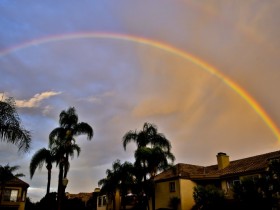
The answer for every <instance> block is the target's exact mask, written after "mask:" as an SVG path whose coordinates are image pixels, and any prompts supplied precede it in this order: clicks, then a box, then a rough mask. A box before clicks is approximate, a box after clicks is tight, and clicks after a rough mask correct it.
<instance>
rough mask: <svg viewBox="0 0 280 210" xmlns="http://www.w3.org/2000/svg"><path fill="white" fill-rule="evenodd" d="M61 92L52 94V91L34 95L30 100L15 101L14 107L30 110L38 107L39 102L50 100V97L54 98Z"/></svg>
mask: <svg viewBox="0 0 280 210" xmlns="http://www.w3.org/2000/svg"><path fill="white" fill-rule="evenodd" d="M61 93H62V92H54V91H47V92H43V93H38V94H35V95H34V96H33V97H32V98H30V99H28V100H16V105H17V106H18V107H21V108H24V107H27V108H32V107H38V106H39V105H40V103H41V101H43V100H45V99H47V98H50V97H52V96H56V95H59V94H61Z"/></svg>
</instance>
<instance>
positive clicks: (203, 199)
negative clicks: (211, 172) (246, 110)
mask: <svg viewBox="0 0 280 210" xmlns="http://www.w3.org/2000/svg"><path fill="white" fill-rule="evenodd" d="M193 198H194V201H195V206H194V207H193V208H192V209H193V210H196V209H201V210H212V209H217V210H218V209H221V210H222V209H226V208H225V206H224V205H225V203H224V202H225V195H224V192H223V191H222V190H220V189H219V188H217V187H215V186H214V185H207V186H201V185H198V186H196V187H194V192H193Z"/></svg>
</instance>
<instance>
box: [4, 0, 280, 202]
mask: <svg viewBox="0 0 280 210" xmlns="http://www.w3.org/2000/svg"><path fill="white" fill-rule="evenodd" d="M279 9H280V3H279V2H278V1H276V0H275V1H274V0H271V1H265V2H264V1H261V0H259V1H258V0H255V1H246V2H244V1H241V0H240V1H226V2H225V1H221V0H205V1H183V0H175V1H170V0H155V1H148V0H146V1H136V0H135V1H131V0H120V1H118V2H116V1H95V0H93V1H86V0H84V1H69V0H68V1H59V2H57V1H45V2H38V1H35V0H29V1H8V0H6V1H5V0H0V13H1V17H0V27H1V33H0V73H1V77H0V92H1V93H4V95H5V96H12V97H14V98H15V99H16V100H17V106H18V110H19V113H20V116H21V117H22V120H23V123H24V126H25V128H26V129H29V130H31V131H32V136H33V141H32V149H31V151H30V153H28V154H19V153H17V148H16V147H15V146H14V145H8V144H6V143H3V142H2V143H1V147H0V157H1V158H0V160H1V161H0V164H7V163H9V164H10V165H21V172H23V173H25V174H26V177H24V178H23V179H24V180H25V181H26V182H28V183H29V184H30V188H29V192H28V196H30V197H31V198H32V200H33V201H37V200H38V199H40V198H41V197H42V196H43V195H44V193H45V188H46V170H45V169H44V168H43V170H42V171H37V172H36V174H35V176H34V178H33V179H32V180H30V179H29V172H28V166H29V162H30V158H31V157H32V155H33V154H34V153H35V152H36V151H37V150H38V149H40V148H42V147H47V145H48V135H49V133H50V132H51V131H52V130H53V129H54V128H55V127H57V126H58V116H59V113H60V112H61V111H62V110H65V109H67V108H68V107H70V106H74V107H75V108H76V110H77V113H78V115H79V119H80V121H84V122H87V123H89V124H91V125H92V127H93V128H94V131H95V134H94V138H93V140H92V141H87V140H86V138H85V137H81V138H79V139H78V143H79V144H80V146H81V148H82V152H81V154H80V157H79V158H74V159H73V160H72V161H71V168H70V172H69V185H68V187H67V190H68V191H69V192H71V193H78V192H91V191H93V190H94V188H95V187H97V182H98V180H100V179H102V178H104V177H105V170H106V169H107V168H110V167H111V164H112V162H113V161H115V160H116V159H120V160H121V161H126V160H128V161H133V150H134V148H135V147H134V146H133V145H131V146H129V147H128V150H127V151H124V150H123V148H122V143H121V142H122V136H123V135H124V134H125V133H126V132H128V131H129V130H135V129H139V130H140V129H141V128H142V126H143V124H144V122H150V123H154V124H156V125H157V126H158V129H159V132H162V133H164V134H165V135H166V137H167V138H168V139H169V140H170V141H171V144H172V146H173V148H172V152H173V153H174V155H175V157H176V162H175V163H179V162H184V163H191V164H200V165H209V164H215V163H216V154H217V153H218V152H226V153H227V154H228V155H229V156H230V158H231V159H238V158H242V157H247V156H251V155H256V154H260V153H265V152H270V151H274V150H278V149H279V140H277V138H276V137H275V135H274V134H273V132H272V131H271V129H270V128H269V127H268V126H267V124H266V123H265V122H264V120H263V119H262V118H261V117H260V116H259V115H258V114H257V113H256V111H255V110H254V109H253V108H252V107H251V106H250V105H249V104H248V103H246V101H245V100H244V99H243V98H242V97H240V95H238V94H237V93H236V92H235V91H234V90H233V89H231V88H229V87H228V86H227V85H225V83H224V82H223V81H222V80H221V79H220V78H218V77H216V76H215V75H213V74H210V73H209V72H208V71H207V70H205V69H203V68H202V67H201V66H199V65H196V64H195V63H193V62H191V61H190V60H187V59H184V58H182V57H180V56H178V55H175V54H174V53H170V52H168V51H166V50H163V49H159V48H157V47H155V46H153V45H144V44H143V43H140V42H137V41H133V40H128V39H127V40H120V39H116V38H109V37H107V38H106V37H103V38H97V37H95V38H93V37H91V38H90V37H88V38H85V37H80V38H76V39H66V37H67V36H68V37H69V34H76V33H106V34H118V35H121V36H133V37H140V38H144V39H148V40H152V41H156V42H158V43H162V44H165V45H168V46H170V47H174V48H177V49H180V50H182V51H183V52H186V53H189V54H191V55H193V56H195V57H197V58H198V59H199V60H201V61H202V62H205V63H208V64H209V65H211V66H213V67H215V68H216V69H217V70H218V71H219V72H221V73H222V74H223V75H225V76H226V77H228V78H230V79H231V80H232V81H234V82H235V83H236V84H238V85H239V86H240V87H242V88H243V89H244V90H246V91H247V92H248V93H249V94H250V95H251V97H253V98H254V99H255V100H256V101H257V102H258V103H259V105H260V106H261V107H262V108H263V109H264V110H265V111H266V113H267V114H268V115H269V116H270V118H271V119H272V120H273V121H274V122H275V124H276V125H277V126H278V127H279V125H280V112H279V107H280V100H279V94H278V90H279V88H280V87H279V86H280V83H279V79H280V72H279V66H280V60H279V54H280V40H279V37H280V32H279V27H278V26H279V24H280V23H279V20H280V17H279V16H280V14H279V12H278V11H279ZM56 36H60V37H62V38H63V37H65V39H60V40H56V41H45V42H43V41H41V42H39V41H38V40H43V39H44V40H47V37H56ZM32 40H37V42H34V43H33V44H30V45H28V44H27V45H24V43H25V44H26V43H31V41H32ZM23 46H24V47H23ZM51 186H52V191H55V190H56V186H57V169H56V168H54V170H53V179H52V185H51Z"/></svg>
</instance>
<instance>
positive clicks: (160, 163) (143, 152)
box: [123, 123, 175, 209]
mask: <svg viewBox="0 0 280 210" xmlns="http://www.w3.org/2000/svg"><path fill="white" fill-rule="evenodd" d="M132 141H134V142H135V143H136V144H137V149H136V151H135V153H134V156H135V166H136V167H137V168H138V169H139V168H142V171H143V172H142V174H143V179H144V185H146V183H147V175H149V176H150V181H149V182H150V183H151V184H149V186H154V184H153V178H154V176H155V175H156V174H157V173H158V172H159V171H161V170H164V169H166V168H167V167H169V166H170V164H172V163H173V162H174V160H175V157H174V155H173V154H172V153H171V144H170V142H169V140H168V139H167V138H166V137H165V135H164V134H162V133H158V130H157V127H156V126H155V125H153V124H150V123H144V126H143V130H141V131H139V132H138V131H129V132H128V133H126V134H125V135H124V137H123V147H124V149H126V145H127V144H128V143H129V142H132ZM168 160H170V161H171V163H169V162H168ZM144 191H146V192H145V194H146V195H148V194H149V193H148V191H151V189H150V190H147V189H146V190H145V189H144ZM152 193H153V194H152V201H153V209H154V207H155V200H154V198H155V196H154V189H152Z"/></svg>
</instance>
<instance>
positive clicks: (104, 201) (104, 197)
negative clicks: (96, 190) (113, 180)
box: [103, 196, 107, 206]
mask: <svg viewBox="0 0 280 210" xmlns="http://www.w3.org/2000/svg"><path fill="white" fill-rule="evenodd" d="M106 204H107V198H106V196H103V206H106Z"/></svg>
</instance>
